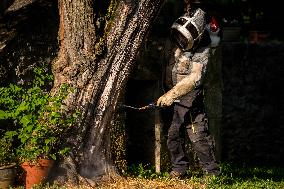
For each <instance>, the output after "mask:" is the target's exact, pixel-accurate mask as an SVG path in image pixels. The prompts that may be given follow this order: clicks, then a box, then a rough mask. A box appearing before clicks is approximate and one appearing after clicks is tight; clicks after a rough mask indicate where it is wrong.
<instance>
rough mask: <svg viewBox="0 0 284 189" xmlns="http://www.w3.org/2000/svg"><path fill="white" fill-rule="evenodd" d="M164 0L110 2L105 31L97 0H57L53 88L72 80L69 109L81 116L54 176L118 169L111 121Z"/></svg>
mask: <svg viewBox="0 0 284 189" xmlns="http://www.w3.org/2000/svg"><path fill="white" fill-rule="evenodd" d="M115 3H117V2H116V1H112V2H111V3H110V4H109V6H112V5H114V4H115ZM162 4H163V0H139V1H129V0H124V1H119V3H118V4H117V6H116V7H115V6H112V8H114V7H115V10H116V11H115V13H116V14H115V16H114V18H112V20H110V21H108V25H107V27H106V28H109V29H107V30H105V31H104V32H102V31H101V27H100V26H101V25H100V24H101V23H99V19H100V18H101V17H99V16H100V15H99V14H97V12H95V11H94V10H96V1H93V0H60V1H59V11H60V29H59V39H60V51H59V54H58V58H57V59H56V60H55V61H54V62H53V73H54V76H55V83H54V88H53V92H54V94H56V92H57V91H58V89H59V87H60V85H61V84H63V83H67V84H69V85H70V86H72V87H73V88H74V89H75V92H74V93H72V94H70V95H69V97H68V99H67V101H66V104H67V107H68V109H69V110H70V109H76V108H78V109H80V111H81V118H80V120H79V122H78V123H77V124H76V125H75V126H74V128H73V129H72V133H70V136H69V137H68V139H67V143H68V144H69V145H70V146H71V147H72V151H71V153H70V155H68V156H67V157H66V158H65V159H64V160H63V161H62V162H61V163H60V164H59V165H58V170H57V171H56V173H57V175H54V177H53V179H56V180H66V179H68V180H71V181H78V178H84V179H91V180H93V179H94V178H98V177H100V176H103V175H110V174H112V173H114V174H115V173H116V171H115V166H114V164H113V161H112V159H111V155H110V154H111V153H110V136H109V127H110V125H111V124H110V123H111V120H112V119H113V115H114V112H115V109H116V107H117V101H118V97H119V95H120V93H121V92H122V90H123V88H124V87H125V83H126V81H127V78H128V77H129V74H130V72H131V69H132V67H133V64H134V60H135V56H136V54H137V53H138V50H139V47H140V45H141V44H142V42H143V40H144V39H145V36H146V33H147V31H148V30H149V27H150V25H151V23H152V21H153V19H154V17H155V16H156V15H157V13H158V11H159V9H160V7H161V6H162ZM108 14H109V13H108ZM111 16H112V15H110V17H111Z"/></svg>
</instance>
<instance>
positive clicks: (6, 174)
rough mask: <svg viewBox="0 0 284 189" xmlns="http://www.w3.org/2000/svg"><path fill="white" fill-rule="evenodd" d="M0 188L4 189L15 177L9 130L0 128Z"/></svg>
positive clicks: (14, 157) (14, 158)
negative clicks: (4, 130)
mask: <svg viewBox="0 0 284 189" xmlns="http://www.w3.org/2000/svg"><path fill="white" fill-rule="evenodd" d="M0 133H1V135H0V137H1V138H0V188H2V189H6V188H9V187H10V186H12V185H13V184H14V181H15V177H16V156H15V149H14V148H13V138H12V137H13V136H12V135H10V134H12V133H11V132H2V130H0Z"/></svg>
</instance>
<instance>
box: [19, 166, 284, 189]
mask: <svg viewBox="0 0 284 189" xmlns="http://www.w3.org/2000/svg"><path fill="white" fill-rule="evenodd" d="M124 177H125V179H122V180H118V181H115V182H110V183H104V185H103V186H101V187H98V188H100V189H110V188H111V189H119V188H121V186H123V188H128V189H132V188H133V189H136V188H141V189H144V188H145V189H148V188H149V189H152V188H153V187H154V188H155V189H159V188H167V189H177V188H182V189H187V188H194V189H198V188H200V189H201V188H202V189H284V168H271V167H245V166H243V167H240V166H232V165H230V164H222V165H221V174H220V175H219V176H211V177H204V176H203V175H202V173H201V172H200V171H198V170H194V171H193V170H189V171H188V176H186V177H185V178H184V179H183V180H176V179H171V178H169V173H168V172H162V173H160V174H157V173H155V169H154V167H153V166H150V165H142V164H139V165H132V166H129V168H128V170H127V173H126V174H125V175H124ZM67 188H68V189H70V188H72V189H73V187H70V186H69V187H66V186H56V185H53V186H48V185H45V186H37V187H36V189H67ZM75 188H76V189H79V188H80V189H85V188H88V187H84V186H80V187H74V189H75ZM16 189H22V187H17V188H16Z"/></svg>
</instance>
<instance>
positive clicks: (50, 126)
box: [0, 69, 78, 188]
mask: <svg viewBox="0 0 284 189" xmlns="http://www.w3.org/2000/svg"><path fill="white" fill-rule="evenodd" d="M34 74H35V78H34V79H33V81H32V83H31V84H30V85H29V86H28V87H26V86H25V87H23V86H17V85H12V84H11V85H10V86H8V87H6V88H4V89H3V88H1V89H0V90H1V91H2V92H1V93H0V99H2V100H0V102H1V103H2V104H0V105H1V106H4V107H5V110H4V111H3V110H2V111H0V115H1V114H2V116H0V118H1V117H2V118H5V119H12V120H13V121H14V124H15V125H16V127H17V130H16V131H15V133H16V134H15V135H16V136H17V139H18V146H17V149H16V154H17V157H18V160H19V162H20V163H21V166H22V167H23V169H24V170H25V171H26V188H31V187H32V185H34V184H40V183H42V182H43V181H44V179H45V178H46V177H47V175H48V173H49V170H50V168H51V167H52V165H53V162H54V160H56V159H57V158H58V157H60V156H62V155H64V154H65V153H67V152H68V148H65V147H63V145H62V139H64V137H63V136H64V134H66V132H67V131H68V130H69V129H70V128H71V126H72V125H73V124H74V123H75V121H76V118H77V116H78V111H72V112H68V111H67V110H66V109H64V100H65V99H66V97H67V95H68V94H69V93H70V92H71V91H70V90H71V88H70V87H68V86H67V85H62V86H61V88H60V90H59V92H58V94H56V95H51V94H50V92H48V91H47V90H46V83H49V82H51V81H52V76H51V75H46V74H45V72H44V71H43V70H42V69H35V70H34ZM33 170H36V172H37V173H39V174H40V175H39V180H29V179H30V178H33V179H34V178H35V175H34V174H35V173H30V171H33ZM30 174H31V175H30Z"/></svg>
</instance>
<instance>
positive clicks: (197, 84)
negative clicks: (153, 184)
mask: <svg viewBox="0 0 284 189" xmlns="http://www.w3.org/2000/svg"><path fill="white" fill-rule="evenodd" d="M209 22H210V20H209ZM208 24H210V23H208V20H207V19H206V13H205V12H204V11H203V10H202V9H200V8H197V9H195V10H193V11H192V14H191V15H188V16H183V17H180V18H179V19H177V20H176V22H175V23H174V24H173V26H172V28H171V29H172V33H171V37H172V39H173V41H174V43H175V44H176V45H177V46H175V47H174V48H172V49H173V50H172V52H171V55H170V56H171V57H170V58H169V66H170V67H171V69H170V70H171V74H170V75H171V76H167V77H168V79H171V80H172V84H173V85H172V88H171V89H170V90H169V91H167V92H166V93H165V94H164V95H162V96H161V97H160V98H159V99H158V101H157V105H158V106H161V107H165V106H170V105H172V104H173V105H174V112H173V118H172V123H171V126H170V128H169V130H168V139H167V146H168V150H169V152H170V156H171V161H172V171H171V173H170V176H171V177H182V176H183V175H185V173H186V171H187V169H188V167H189V161H188V159H187V157H186V154H185V151H184V141H185V140H184V137H183V136H184V135H182V133H181V131H182V129H183V128H185V129H186V131H187V134H188V136H189V139H190V140H191V143H192V147H193V149H194V150H195V152H196V154H197V157H198V159H199V163H200V165H201V167H202V169H203V171H204V174H206V175H218V174H219V166H218V164H217V161H216V159H215V154H214V141H213V138H212V136H211V135H210V133H209V129H208V118H207V115H206V112H205V107H204V94H203V81H204V77H205V76H206V71H207V67H208V63H209V58H210V43H211V40H210V35H209V32H210V31H209V30H210V25H209V30H208ZM213 27H214V26H213ZM215 29H216V28H215Z"/></svg>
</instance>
